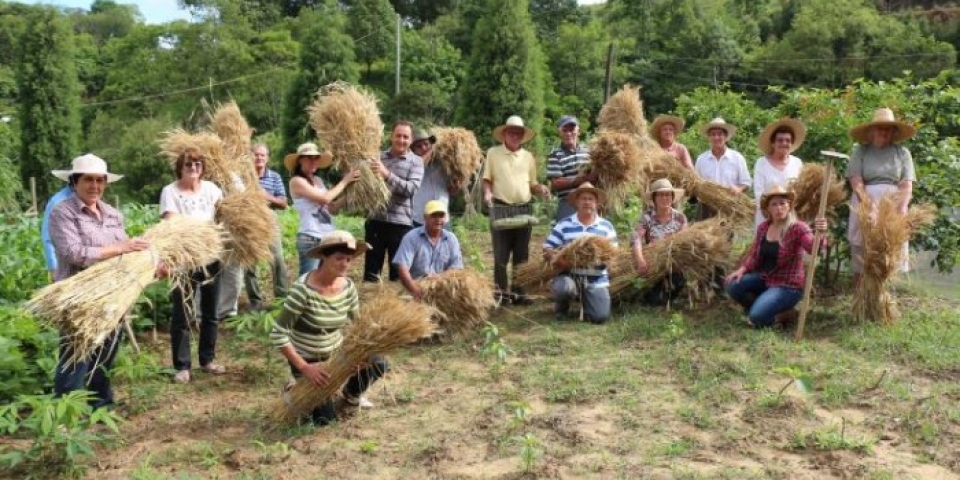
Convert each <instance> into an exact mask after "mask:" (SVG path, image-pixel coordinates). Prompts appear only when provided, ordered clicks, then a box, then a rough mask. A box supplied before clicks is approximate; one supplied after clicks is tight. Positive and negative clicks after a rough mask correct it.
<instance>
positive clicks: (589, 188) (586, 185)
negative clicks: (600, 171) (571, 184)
mask: <svg viewBox="0 0 960 480" xmlns="http://www.w3.org/2000/svg"><path fill="white" fill-rule="evenodd" d="M584 193H592V194H594V195H595V196H596V197H597V203H601V204H603V203H607V194H606V193H604V191H603V190H600V189H599V188H597V187H594V186H593V184H592V183H590V182H583V183H581V184H580V186H579V187H577V188H575V189H574V190H573V191H572V192H570V194H569V195H567V201H568V202H570V204H571V205H576V204H577V199H578V198H580V195H582V194H584Z"/></svg>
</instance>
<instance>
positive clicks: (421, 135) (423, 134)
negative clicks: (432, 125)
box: [410, 130, 437, 146]
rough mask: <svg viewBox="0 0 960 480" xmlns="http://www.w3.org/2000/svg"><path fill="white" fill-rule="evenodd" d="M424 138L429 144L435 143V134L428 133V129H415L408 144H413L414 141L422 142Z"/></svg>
mask: <svg viewBox="0 0 960 480" xmlns="http://www.w3.org/2000/svg"><path fill="white" fill-rule="evenodd" d="M424 140H426V141H428V142H430V145H434V144H436V143H437V136H436V135H434V134H432V133H430V131H429V130H417V131H416V132H415V133H414V134H413V141H412V142H410V146H413V145H414V144H415V143H417V142H422V141H424Z"/></svg>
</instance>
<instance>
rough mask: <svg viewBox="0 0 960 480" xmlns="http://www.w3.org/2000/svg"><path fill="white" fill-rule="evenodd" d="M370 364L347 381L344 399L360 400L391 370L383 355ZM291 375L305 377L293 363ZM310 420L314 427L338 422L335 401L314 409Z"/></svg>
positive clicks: (371, 360)
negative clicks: (334, 406)
mask: <svg viewBox="0 0 960 480" xmlns="http://www.w3.org/2000/svg"><path fill="white" fill-rule="evenodd" d="M288 363H289V362H288ZM368 363H369V365H367V366H366V367H365V368H362V369H359V370H357V373H356V374H355V375H353V376H352V377H350V379H349V380H347V383H346V385H344V386H343V390H341V392H342V393H343V396H344V397H347V398H360V395H363V392H366V391H367V389H368V388H370V386H371V385H373V382H376V381H377V380H378V379H380V377H382V376H383V375H384V374H385V373H387V371H388V370H390V365H389V364H388V363H387V359H386V358H384V357H383V356H381V355H374V356H373V357H372V358H370V361H369V362H368ZM290 373H292V374H293V377H294V378H300V377H302V376H303V374H302V373H300V370H297V368H296V367H294V366H293V364H292V363H290ZM310 419H311V420H313V423H314V425H320V426H322V425H327V424H329V423H330V422H332V421H334V420H336V419H337V412H336V409H334V408H333V401H331V400H327V401H326V402H324V403H323V404H321V405H319V406H318V407H317V408H314V409H313V412H311V413H310Z"/></svg>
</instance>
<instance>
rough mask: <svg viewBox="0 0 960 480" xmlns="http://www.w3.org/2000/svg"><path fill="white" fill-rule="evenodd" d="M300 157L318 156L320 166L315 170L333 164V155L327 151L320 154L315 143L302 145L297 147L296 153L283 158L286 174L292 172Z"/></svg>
mask: <svg viewBox="0 0 960 480" xmlns="http://www.w3.org/2000/svg"><path fill="white" fill-rule="evenodd" d="M302 156H308V157H309V156H319V157H320V165H319V166H318V167H317V168H321V169H322V168H327V167H329V166H330V164H331V163H333V154H332V153H330V152H329V151H325V152H321V151H320V149H319V148H317V144H316V143H304V144H302V145H300V146H299V147H297V151H296V153H291V154H288V155H287V156H285V157H283V166H285V167H287V171H288V172H293V169H294V167H296V166H297V160H299V159H300V157H302Z"/></svg>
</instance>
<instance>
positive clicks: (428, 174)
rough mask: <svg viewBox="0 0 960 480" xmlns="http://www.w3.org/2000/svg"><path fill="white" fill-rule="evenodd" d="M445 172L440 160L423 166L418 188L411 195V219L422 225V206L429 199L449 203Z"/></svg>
mask: <svg viewBox="0 0 960 480" xmlns="http://www.w3.org/2000/svg"><path fill="white" fill-rule="evenodd" d="M448 183H450V182H449V181H448V180H447V174H446V173H445V172H444V171H443V166H442V165H440V162H430V163H428V164H427V166H425V167H424V168H423V180H422V181H421V182H420V188H419V189H418V190H417V193H416V195H414V196H413V212H412V213H413V221H414V222H415V223H419V224H420V225H423V224H424V223H426V222H424V221H423V208H424V207H425V206H426V205H427V202H429V201H430V200H440V201H441V202H443V203H446V204H447V205H449V204H450V193H449V192H448V191H447V184H448Z"/></svg>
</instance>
